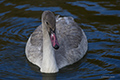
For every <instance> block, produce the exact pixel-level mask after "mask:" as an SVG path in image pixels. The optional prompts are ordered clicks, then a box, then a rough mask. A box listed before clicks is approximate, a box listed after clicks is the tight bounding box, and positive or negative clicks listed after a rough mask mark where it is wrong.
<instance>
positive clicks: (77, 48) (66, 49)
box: [55, 17, 88, 68]
mask: <svg viewBox="0 0 120 80" xmlns="http://www.w3.org/2000/svg"><path fill="white" fill-rule="evenodd" d="M56 30H57V31H56V35H57V38H58V42H59V45H60V48H59V49H58V50H55V55H56V60H57V65H58V67H59V68H62V67H64V66H66V65H70V64H73V63H74V62H76V61H78V60H80V59H81V58H82V57H83V56H84V54H85V53H86V51H87V44H88V43H87V38H86V35H85V34H84V32H83V30H82V29H81V28H80V27H79V26H78V25H77V23H76V22H74V20H73V18H72V17H60V18H58V19H57V20H56Z"/></svg>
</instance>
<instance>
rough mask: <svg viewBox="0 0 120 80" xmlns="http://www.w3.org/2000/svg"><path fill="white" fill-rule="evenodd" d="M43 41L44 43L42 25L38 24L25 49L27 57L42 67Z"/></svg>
mask: <svg viewBox="0 0 120 80" xmlns="http://www.w3.org/2000/svg"><path fill="white" fill-rule="evenodd" d="M42 43H43V35H42V27H41V26H38V27H37V28H36V30H35V31H34V32H33V33H32V34H31V36H30V38H29V39H28V42H27V44H26V50H25V51H26V56H27V59H28V60H29V61H30V62H32V63H33V64H35V65H37V66H39V67H41V63H42V62H41V61H42V53H43V51H42V50H43V49H42V48H43V44H42Z"/></svg>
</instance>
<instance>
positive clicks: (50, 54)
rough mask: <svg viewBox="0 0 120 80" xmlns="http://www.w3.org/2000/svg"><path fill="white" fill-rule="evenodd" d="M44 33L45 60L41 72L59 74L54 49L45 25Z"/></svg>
mask: <svg viewBox="0 0 120 80" xmlns="http://www.w3.org/2000/svg"><path fill="white" fill-rule="evenodd" d="M42 31H43V60H42V67H41V72H44V73H55V72H58V67H57V64H56V59H55V54H54V49H53V47H52V44H51V40H50V37H49V34H48V32H47V29H46V27H44V25H42Z"/></svg>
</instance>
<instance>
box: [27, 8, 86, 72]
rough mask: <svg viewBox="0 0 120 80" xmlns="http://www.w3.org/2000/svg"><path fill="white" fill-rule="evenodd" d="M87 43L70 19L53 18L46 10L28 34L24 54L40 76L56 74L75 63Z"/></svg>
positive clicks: (83, 34)
mask: <svg viewBox="0 0 120 80" xmlns="http://www.w3.org/2000/svg"><path fill="white" fill-rule="evenodd" d="M87 49H88V41H87V37H86V34H85V32H84V31H83V29H82V28H81V27H80V26H78V24H77V23H76V22H75V21H74V18H73V17H61V16H60V15H57V16H55V15H54V13H53V12H51V11H49V10H46V11H44V12H43V13H42V16H41V25H39V26H38V27H37V28H36V29H35V30H34V32H33V33H32V34H31V35H30V37H29V39H28V41H27V43H26V47H25V54H26V57H27V59H28V60H29V61H30V62H31V63H33V64H35V65H37V66H38V67H39V68H40V72H42V73H57V72H59V69H61V68H63V67H65V66H67V65H72V64H73V63H75V62H77V61H79V60H80V59H81V58H82V57H83V56H84V55H85V54H86V52H87Z"/></svg>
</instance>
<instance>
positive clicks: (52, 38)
mask: <svg viewBox="0 0 120 80" xmlns="http://www.w3.org/2000/svg"><path fill="white" fill-rule="evenodd" d="M50 39H51V43H52V46H53V48H55V49H58V48H59V44H58V41H57V37H56V35H55V33H51V35H50Z"/></svg>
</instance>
